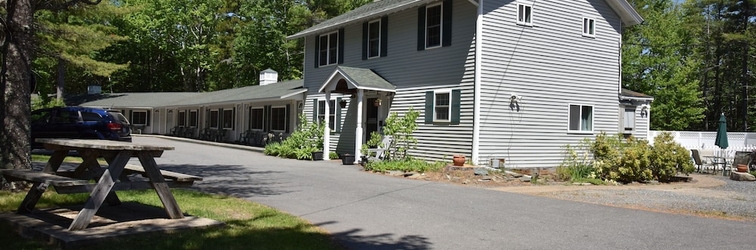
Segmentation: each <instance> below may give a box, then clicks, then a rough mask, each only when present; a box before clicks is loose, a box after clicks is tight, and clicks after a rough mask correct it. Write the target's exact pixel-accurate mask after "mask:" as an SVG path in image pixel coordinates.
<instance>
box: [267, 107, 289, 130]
mask: <svg viewBox="0 0 756 250" xmlns="http://www.w3.org/2000/svg"><path fill="white" fill-rule="evenodd" d="M273 109H284V116H286V106H271V107H270V118H271V120H272V119H273ZM288 120H289V119H288V117H286V118H284V129H281V130H278V129H273V122H271V123H270V131H273V132H284V131H286V128H287V127H288V126H289V122H288Z"/></svg>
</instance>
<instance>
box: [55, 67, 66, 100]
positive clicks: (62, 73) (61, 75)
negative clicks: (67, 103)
mask: <svg viewBox="0 0 756 250" xmlns="http://www.w3.org/2000/svg"><path fill="white" fill-rule="evenodd" d="M56 81H57V93H58V94H57V98H58V101H63V94H64V88H65V86H66V61H65V60H63V58H58V77H57V80H56Z"/></svg>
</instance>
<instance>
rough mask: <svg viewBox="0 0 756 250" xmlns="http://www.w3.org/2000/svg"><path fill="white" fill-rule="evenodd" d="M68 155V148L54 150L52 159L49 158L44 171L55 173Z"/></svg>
mask: <svg viewBox="0 0 756 250" xmlns="http://www.w3.org/2000/svg"><path fill="white" fill-rule="evenodd" d="M66 155H68V150H56V151H54V152H53V154H52V156H50V159H49V160H47V164H46V165H45V169H43V170H42V172H45V173H54V172H55V171H58V169H59V168H60V164H63V160H64V159H65V158H66Z"/></svg>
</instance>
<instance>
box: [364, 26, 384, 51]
mask: <svg viewBox="0 0 756 250" xmlns="http://www.w3.org/2000/svg"><path fill="white" fill-rule="evenodd" d="M367 53H368V58H374V57H379V56H381V21H380V20H377V21H372V22H370V23H369V24H368V51H367Z"/></svg>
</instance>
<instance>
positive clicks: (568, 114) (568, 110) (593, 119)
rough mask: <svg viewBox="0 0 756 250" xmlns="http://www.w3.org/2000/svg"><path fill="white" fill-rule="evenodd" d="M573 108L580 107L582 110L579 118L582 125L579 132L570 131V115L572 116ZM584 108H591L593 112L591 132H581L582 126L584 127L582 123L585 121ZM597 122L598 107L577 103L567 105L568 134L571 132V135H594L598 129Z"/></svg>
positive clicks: (579, 125) (579, 126)
mask: <svg viewBox="0 0 756 250" xmlns="http://www.w3.org/2000/svg"><path fill="white" fill-rule="evenodd" d="M571 106H579V107H580V109H579V110H580V114H578V118H579V119H578V121H580V122H581V123H580V124H578V130H571V129H570V115H571V114H570V107H571ZM583 107H591V112H592V113H593V115H591V130H580V128H582V127H583V126H582V125H583V124H582V121H583V119H582V118H583V114H582V113H583ZM595 121H596V107H595V106H593V105H588V104H575V103H570V104H568V105H567V132H569V133H571V134H593V131H594V130H595V129H596V122H595Z"/></svg>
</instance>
